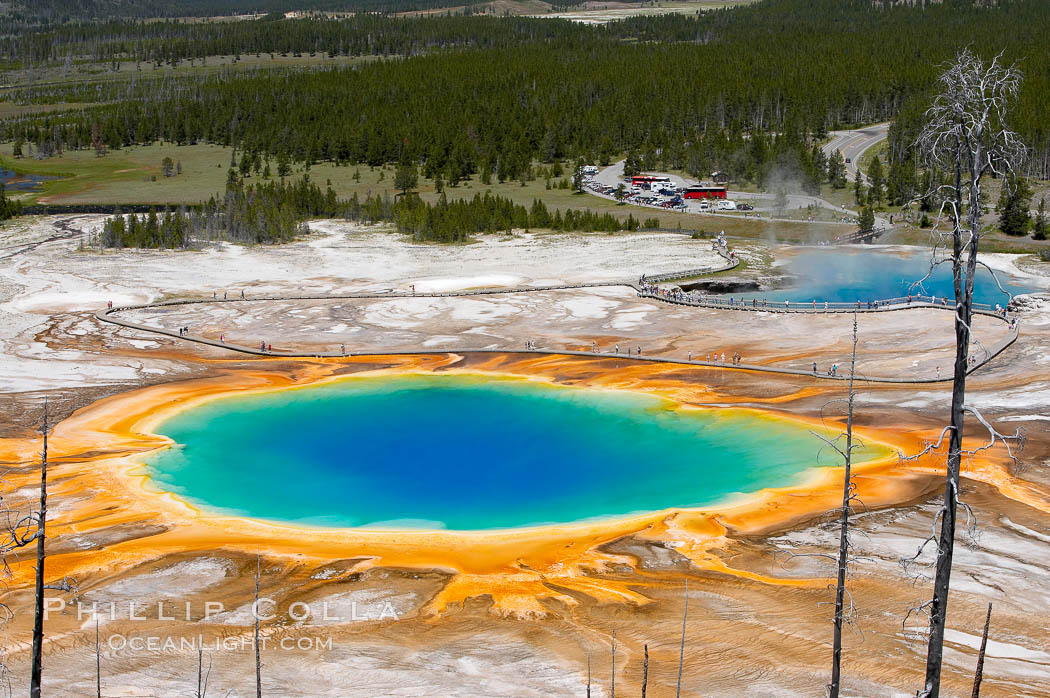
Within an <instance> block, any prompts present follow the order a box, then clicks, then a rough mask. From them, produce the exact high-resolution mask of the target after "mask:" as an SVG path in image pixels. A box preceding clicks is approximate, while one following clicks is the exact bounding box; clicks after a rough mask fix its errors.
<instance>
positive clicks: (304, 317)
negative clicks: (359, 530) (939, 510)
mask: <svg viewBox="0 0 1050 698" xmlns="http://www.w3.org/2000/svg"><path fill="white" fill-rule="evenodd" d="M121 318H122V319H126V320H129V321H131V322H135V323H139V324H143V325H149V326H156V327H162V328H165V329H168V330H175V329H176V328H178V327H189V329H190V334H192V335H197V336H203V337H206V338H209V339H213V340H217V339H219V337H220V336H224V337H225V341H227V342H231V343H234V344H239V345H243V346H255V347H257V346H258V343H259V342H268V343H269V344H270V345H272V347H273V348H274V350H289V351H298V352H310V351H325V352H328V351H338V350H340V347H345V349H346V351H347V352H349V353H380V352H382V351H411V350H417V349H426V350H449V351H456V350H462V349H504V350H515V349H521V348H522V347H523V343H524V339H526V338H527V339H530V340H531V341H533V342H534V343H535V345H536V346H537V347H538V348H541V349H544V350H555V351H556V350H558V349H571V350H590V349H591V347H592V342H594V343H596V344H597V346H598V348H599V349H600V350H601V351H606V352H611V351H615V350H616V347H619V350H620V352H621V353H626V352H627V350H628V348H630V350H631V351H632V352H634V353H636V352H637V350H638V349H639V348H640V349H641V350H642V352H643V354H644V355H646V356H661V357H670V358H682V359H687V358H689V357H690V352H692V354H691V356H692V358H694V359H705V360H706V358H707V356H708V355H711V354H719V355H721V354H722V353H724V354H726V356H727V357H731V356H732V354H733V352H734V351H737V352H740V354H741V355H742V357H743V360H744V362H746V363H758V364H767V365H772V366H783V367H790V368H809V367H810V366H811V365H812V362H813V361H819V363H820V364H821V365H822V366H824V369H825V370H826V368H827V366H828V365H830V364H831V363H838V364H840V365H843V364H844V363H845V362H848V359H849V346H850V331H851V328H850V321H851V316H844V315H816V316H809V315H788V314H779V313H765V312H758V313H752V312H736V311H734V312H726V311H718V310H710V309H702V308H691V307H685V306H678V305H671V304H667V303H663V302H660V301H656V300H651V299H646V298H639V297H638V296H637V294H636V293H635V292H634V291H633V290H632V289H630V288H628V287H605V288H593V289H572V290H565V291H560V290H556V291H542V292H529V293H513V294H500V295H491V296H480V297H478V296H475V297H459V298H426V297H423V298H420V297H416V298H391V299H348V300H330V301H287V302H272V301H259V302H252V301H248V302H245V303H241V302H238V303H216V304H202V305H190V306H181V307H174V308H167V307H165V308H150V309H144V310H136V311H130V312H125V313H122V314H121ZM951 323H952V315H951V313H948V312H944V311H939V310H934V309H916V310H908V311H903V312H896V313H879V314H874V313H872V314H865V313H862V314H860V315H859V316H858V333H859V336H860V343H859V346H858V355H859V356H858V370H859V371H860V372H861V373H862V374H864V375H871V376H912V377H917V378H932V377H936V376H937V375H938V368H940V371H941V372H942V373H943V375H945V376H947V375H948V371H949V370H950V369H949V367H950V366H951V363H952V361H953V357H954V353H955V345H954V339H953V335H952V329H951ZM974 330H975V334H976V339H977V341H976V342H975V349H976V350H977V351H981V350H982V349H991V348H993V347H995V346H996V345H998V344H1000V343H1001V342H1002V341H1003V340H1005V339H1006V337H1007V336H1008V330H1007V327H1006V325H1005V324H1004V323H1003V322H1000V321H999V320H996V319H995V318H989V317H978V318H977V320H976V321H975V323H974ZM814 337H819V338H820V340H819V341H817V342H815V341H814ZM905 340H906V341H905Z"/></svg>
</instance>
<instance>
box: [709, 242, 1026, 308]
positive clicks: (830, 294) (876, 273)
mask: <svg viewBox="0 0 1050 698" xmlns="http://www.w3.org/2000/svg"><path fill="white" fill-rule="evenodd" d="M929 267H930V252H929V251H928V250H920V251H916V252H910V253H898V252H895V251H886V250H878V249H861V250H841V249H839V250H836V249H819V248H815V249H807V250H805V251H803V252H799V253H797V254H792V255H790V256H789V257H787V260H786V264H785V265H784V267H783V268H784V271H785V272H787V273H788V274H789V275H791V276H793V277H795V278H796V281H795V283H794V285H793V286H792V287H790V288H783V289H776V290H771V291H756V292H753V293H743V294H735V297H736V298H746V299H748V300H750V299H752V298H757V299H759V300H761V299H763V298H766V299H768V300H771V301H784V300H789V301H792V302H799V303H809V302H811V301H813V300H816V301H817V302H818V303H820V302H822V301H829V302H832V303H856V302H857V301H858V300H859V301H862V302H864V303H867V302H868V301H874V300H885V299H889V298H901V297H904V296H907V295H908V293H909V292H910V293H911V294H912V295H924V296H938V297H945V296H947V297H949V298H952V297H954V295H955V292H954V290H953V286H952V275H951V267H950V265H947V264H942V265H940V266H939V267H937V269H936V270H935V271H934V273H933V275H932V276H931V277H930V278H929V279H927V280H926V281H924V282H923V284H922V287H921V288H919V287H914V288H910V291H909V287H911V285H912V284H914V283H915V282H916V281H918V280H919V279H921V278H923V276H925V275H926V273H927V271H929ZM996 276H998V278H999V283H1000V284H1002V286H1003V288H1005V289H1006V290H1008V291H1009V292H1010V293H1012V294H1014V295H1016V294H1019V293H1031V292H1033V291H1037V290H1039V289H1038V288H1037V287H1035V286H1031V285H1028V284H1026V283H1025V282H1024V281H1021V280H1018V279H1016V278H1014V277H1011V276H1009V275H1007V274H1003V273H1001V272H1000V273H997V274H996ZM727 295H733V294H727ZM974 300H975V301H976V302H978V303H987V304H989V305H995V304H996V303H998V304H1000V305H1004V306H1005V305H1006V304H1007V302H1008V301H1009V296H1007V295H1006V294H1005V293H1003V292H1002V291H1000V290H999V288H998V287H997V286H996V283H995V280H994V279H993V278H992V275H991V273H990V272H989V271H988V270H987V269H984V268H983V267H978V269H977V275H976V277H975V279H974Z"/></svg>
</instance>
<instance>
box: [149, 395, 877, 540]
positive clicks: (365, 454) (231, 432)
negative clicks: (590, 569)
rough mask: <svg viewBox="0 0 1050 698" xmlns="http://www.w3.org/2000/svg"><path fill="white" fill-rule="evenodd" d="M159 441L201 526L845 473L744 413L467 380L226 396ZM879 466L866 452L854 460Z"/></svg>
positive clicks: (585, 503)
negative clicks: (208, 515) (208, 518)
mask: <svg viewBox="0 0 1050 698" xmlns="http://www.w3.org/2000/svg"><path fill="white" fill-rule="evenodd" d="M157 431H159V432H160V433H162V434H164V435H166V436H168V437H170V438H171V439H172V440H174V441H175V444H176V445H174V446H173V447H172V448H169V449H166V450H163V451H160V452H157V453H154V454H151V455H150V456H148V457H147V459H146V462H147V472H148V474H149V475H150V477H151V478H152V480H153V485H154V486H156V487H158V488H160V489H162V490H165V491H171V492H174V493H176V494H178V495H180V496H182V497H183V498H184V499H185V500H187V501H189V502H190V503H192V504H194V505H195V506H197V507H199V508H201V509H202V510H204V511H208V512H214V513H220V514H232V515H239V516H247V517H251V518H257V519H266V520H271V521H276V522H284V523H296V524H305V525H316V526H335V527H377V528H393V529H419V528H446V529H453V530H486V529H499V528H514V527H522V526H535V525H542V524H563V523H571V522H579V521H585V520H594V519H603V518H614V517H622V516H625V515H629V514H634V513H642V512H652V511H660V510H664V509H670V508H688V507H698V506H705V505H712V504H718V503H724V502H727V501H730V500H732V499H734V498H737V497H740V496H743V495H746V494H747V493H751V492H755V491H758V490H760V489H762V488H766V487H783V486H790V485H797V484H801V483H803V482H805V481H806V480H807V479H808V478H809V477H811V476H812V474H813V473H814V469H815V468H819V467H822V466H832V465H841V463H839V462H838V461H837V460H835V459H834V458H832V455H833V454H831V453H820V450H821V448H820V447H821V442H820V440H819V439H817V438H816V437H815V436H813V435H812V434H811V433H810V432H809V429H808V428H807V427H806V426H805V425H803V424H801V423H794V422H791V421H789V420H782V419H777V418H775V417H772V416H765V415H762V414H761V413H758V412H755V411H750V410H740V409H728V408H727V409H703V410H700V409H688V408H681V407H680V406H678V405H676V404H675V403H672V402H670V401H668V400H665V399H663V398H659V397H655V396H651V395H645V394H638V393H629V392H618V391H617V392H614V391H603V390H593V389H586V388H571V387H560V386H552V385H548V384H543V383H536V382H530V381H526V380H521V379H509V378H506V379H501V378H484V377H476V376H459V375H445V376H432V375H413V376H402V377H382V378H350V379H344V380H341V381H337V382H334V383H327V384H321V385H317V386H310V387H303V388H296V389H291V390H282V391H276V392H268V393H261V394H253V395H246V396H232V397H225V398H220V399H216V400H212V401H210V402H207V403H204V404H203V405H201V406H197V407H193V408H190V409H187V410H185V411H182V412H180V413H178V414H176V415H175V416H173V417H171V418H169V419H167V420H165V421H164V422H162V423H161V424H160V425H159V426H158V427H157ZM884 455H886V451H885V450H884V449H883V448H882V447H874V446H873V447H869V448H867V449H866V450H864V451H862V452H861V453H860V454H858V457H857V460H858V461H860V460H870V459H873V458H878V457H882V456H884Z"/></svg>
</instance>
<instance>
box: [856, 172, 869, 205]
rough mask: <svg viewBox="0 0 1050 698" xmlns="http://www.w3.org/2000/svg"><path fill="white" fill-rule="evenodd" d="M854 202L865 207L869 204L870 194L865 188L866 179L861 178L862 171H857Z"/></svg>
mask: <svg viewBox="0 0 1050 698" xmlns="http://www.w3.org/2000/svg"><path fill="white" fill-rule="evenodd" d="M853 200H854V201H855V202H856V203H857V205H858V206H864V205H866V204H867V203H868V193H867V189H866V188H865V187H864V178H863V177H862V176H861V174H860V170H857V174H856V176H855V177H854V178H853Z"/></svg>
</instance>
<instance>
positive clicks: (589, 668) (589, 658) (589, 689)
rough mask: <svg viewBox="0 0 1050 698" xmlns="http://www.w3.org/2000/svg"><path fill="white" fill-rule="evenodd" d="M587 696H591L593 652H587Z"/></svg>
mask: <svg viewBox="0 0 1050 698" xmlns="http://www.w3.org/2000/svg"><path fill="white" fill-rule="evenodd" d="M587 698H591V653H590V652H588V653H587Z"/></svg>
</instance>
